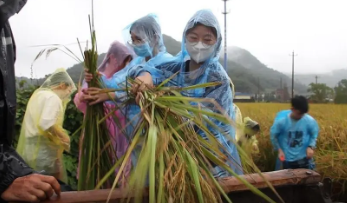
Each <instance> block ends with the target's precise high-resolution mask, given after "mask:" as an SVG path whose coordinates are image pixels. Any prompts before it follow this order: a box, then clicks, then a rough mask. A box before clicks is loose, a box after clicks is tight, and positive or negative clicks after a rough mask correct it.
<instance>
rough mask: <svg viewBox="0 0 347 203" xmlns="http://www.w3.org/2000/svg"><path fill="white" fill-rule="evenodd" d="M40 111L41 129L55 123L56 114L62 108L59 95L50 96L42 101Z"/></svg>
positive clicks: (46, 128) (44, 129) (45, 128)
mask: <svg viewBox="0 0 347 203" xmlns="http://www.w3.org/2000/svg"><path fill="white" fill-rule="evenodd" d="M40 108H42V112H41V116H40V120H39V126H40V128H41V129H42V130H43V131H46V130H48V129H49V128H50V127H52V126H53V125H55V124H56V122H57V119H58V116H59V114H60V112H61V111H62V110H63V109H62V101H61V100H60V98H59V97H56V96H50V97H47V98H46V99H45V101H44V104H43V106H42V107H40Z"/></svg>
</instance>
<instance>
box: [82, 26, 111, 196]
mask: <svg viewBox="0 0 347 203" xmlns="http://www.w3.org/2000/svg"><path fill="white" fill-rule="evenodd" d="M90 27H91V29H90V31H91V44H92V47H91V49H87V50H85V51H84V53H83V58H84V67H85V68H86V69H87V70H88V71H89V72H90V73H92V74H93V79H92V80H91V81H90V82H88V87H97V88H102V86H103V85H102V83H101V81H100V80H99V79H98V73H97V60H98V53H97V47H96V36H95V30H94V26H93V23H92V25H91V26H90ZM104 108H105V107H104V105H103V104H102V103H99V104H96V105H92V106H88V107H87V110H86V114H85V118H84V121H83V126H82V133H83V134H84V136H83V139H82V143H81V148H80V151H81V152H80V153H81V156H80V157H81V158H80V166H79V179H78V190H92V189H94V188H95V186H96V185H97V184H98V182H99V181H100V180H101V178H103V177H104V176H105V175H106V174H107V172H108V171H109V170H110V169H111V168H112V166H113V161H114V159H115V158H116V157H115V150H114V148H113V146H112V144H111V140H110V139H111V138H110V134H109V129H108V126H107V124H106V119H104V118H105V113H104V112H105V109H104ZM106 187H110V182H108V181H106V182H105V183H104V188H106Z"/></svg>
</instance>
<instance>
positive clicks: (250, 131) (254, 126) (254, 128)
mask: <svg viewBox="0 0 347 203" xmlns="http://www.w3.org/2000/svg"><path fill="white" fill-rule="evenodd" d="M234 113H235V122H236V125H237V128H236V141H237V142H238V144H239V146H240V147H241V148H242V150H243V151H244V152H245V153H246V154H247V156H248V158H246V157H244V156H240V158H241V163H242V166H243V170H244V172H245V173H246V174H247V173H252V172H253V170H252V167H251V166H250V165H249V164H251V162H249V161H247V160H250V159H252V154H256V153H258V152H259V149H258V140H257V138H256V136H255V134H256V133H257V132H258V131H259V130H260V129H259V124H258V123H257V122H255V121H253V120H252V119H250V118H249V117H246V118H244V119H243V120H242V114H241V111H240V109H239V108H238V106H236V105H235V104H234Z"/></svg>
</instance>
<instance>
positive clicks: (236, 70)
mask: <svg viewBox="0 0 347 203" xmlns="http://www.w3.org/2000/svg"><path fill="white" fill-rule="evenodd" d="M164 44H165V45H166V48H167V51H168V52H169V53H171V54H173V55H176V54H177V53H179V52H180V51H181V43H180V42H179V41H177V40H175V39H173V38H172V37H170V36H167V35H164ZM104 57H105V53H103V54H101V55H100V56H99V59H98V62H99V64H100V63H101V62H102V60H103V59H104ZM228 59H229V60H228V64H227V65H228V69H227V73H228V74H229V76H230V77H231V79H232V81H233V83H234V85H235V89H236V91H240V92H248V93H257V92H258V81H259V84H260V85H259V91H261V92H264V91H265V92H271V91H274V90H276V89H277V88H279V85H280V78H282V81H283V85H284V84H285V83H286V84H287V85H288V86H290V84H291V82H290V78H289V77H288V76H286V75H284V74H282V73H280V72H278V71H276V70H273V69H270V68H268V67H266V66H265V65H264V64H262V63H261V62H260V61H259V60H258V59H257V58H256V57H255V56H253V55H252V54H251V53H250V52H248V51H247V50H244V49H241V48H238V47H230V48H229V49H228ZM220 61H221V63H222V59H221V60H220ZM82 71H83V66H82V64H81V63H80V64H75V65H74V66H72V67H71V68H68V69H67V72H68V73H69V74H70V76H71V78H72V79H73V80H74V81H75V82H78V81H79V79H80V76H81V73H82ZM22 79H24V80H27V81H28V82H30V79H28V78H22ZM19 80H20V79H19V78H17V81H19ZM42 81H43V79H39V80H33V84H35V85H36V84H41V83H42ZM295 89H296V90H297V91H298V92H306V89H307V88H306V87H305V86H304V85H301V84H295Z"/></svg>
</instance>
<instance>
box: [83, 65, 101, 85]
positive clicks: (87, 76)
mask: <svg viewBox="0 0 347 203" xmlns="http://www.w3.org/2000/svg"><path fill="white" fill-rule="evenodd" d="M97 75H98V76H100V75H101V73H99V72H97ZM92 79H93V74H91V73H89V71H88V69H86V68H85V69H84V80H85V81H86V82H90V81H91V80H92Z"/></svg>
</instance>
